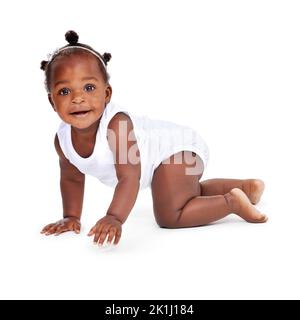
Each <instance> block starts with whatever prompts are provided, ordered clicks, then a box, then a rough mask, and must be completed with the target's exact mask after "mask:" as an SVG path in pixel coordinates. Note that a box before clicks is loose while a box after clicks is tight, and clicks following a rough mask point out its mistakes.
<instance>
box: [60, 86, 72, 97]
mask: <svg viewBox="0 0 300 320" xmlns="http://www.w3.org/2000/svg"><path fill="white" fill-rule="evenodd" d="M68 93H70V89H68V88H62V89H61V90H59V92H58V94H59V95H60V96H66V95H67V94H68Z"/></svg>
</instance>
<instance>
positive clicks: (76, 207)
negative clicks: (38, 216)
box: [42, 135, 85, 235]
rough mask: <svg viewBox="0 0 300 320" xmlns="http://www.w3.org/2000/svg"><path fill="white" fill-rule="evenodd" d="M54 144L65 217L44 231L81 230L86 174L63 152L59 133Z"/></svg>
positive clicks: (43, 231)
mask: <svg viewBox="0 0 300 320" xmlns="http://www.w3.org/2000/svg"><path fill="white" fill-rule="evenodd" d="M54 145H55V149H56V152H57V154H58V156H59V165H60V190H61V196H62V204H63V217H64V218H63V219H62V220H59V221H57V222H55V223H51V224H49V225H47V226H46V227H45V228H44V229H43V230H42V233H45V234H46V235H50V234H55V235H59V234H60V233H62V232H66V231H75V232H76V233H79V232H80V217H81V212H82V204H83V195H84V181H85V175H84V174H83V173H81V172H80V171H79V170H78V169H77V168H76V167H75V166H74V165H72V164H71V163H70V162H69V160H68V159H67V158H66V157H65V155H64V154H63V152H62V150H61V148H60V145H59V141H58V137H57V135H56V136H55V140H54Z"/></svg>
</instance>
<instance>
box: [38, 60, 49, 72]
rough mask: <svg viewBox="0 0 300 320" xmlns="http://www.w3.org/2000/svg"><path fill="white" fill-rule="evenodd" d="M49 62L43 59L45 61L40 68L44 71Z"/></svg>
mask: <svg viewBox="0 0 300 320" xmlns="http://www.w3.org/2000/svg"><path fill="white" fill-rule="evenodd" d="M47 64H48V61H46V60H43V61H42V62H41V66H40V68H41V69H42V70H43V71H45V70H46V68H47Z"/></svg>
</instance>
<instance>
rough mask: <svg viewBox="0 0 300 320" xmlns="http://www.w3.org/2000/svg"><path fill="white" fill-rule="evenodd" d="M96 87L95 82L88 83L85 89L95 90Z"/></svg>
mask: <svg viewBox="0 0 300 320" xmlns="http://www.w3.org/2000/svg"><path fill="white" fill-rule="evenodd" d="M95 89H96V87H95V86H94V85H93V84H87V85H85V87H84V90H85V91H94V90H95Z"/></svg>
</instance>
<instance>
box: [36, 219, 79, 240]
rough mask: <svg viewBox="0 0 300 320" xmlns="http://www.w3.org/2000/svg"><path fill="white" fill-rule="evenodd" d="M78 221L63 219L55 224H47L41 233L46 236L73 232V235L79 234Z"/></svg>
mask: <svg viewBox="0 0 300 320" xmlns="http://www.w3.org/2000/svg"><path fill="white" fill-rule="evenodd" d="M80 226H81V224H80V221H79V219H77V218H75V217H69V218H64V219H62V220H59V221H57V222H55V223H50V224H48V225H47V226H46V227H45V228H44V229H43V230H42V231H41V233H44V234H45V235H46V236H49V235H50V234H55V235H56V236H58V235H59V234H61V233H63V232H67V231H74V232H75V233H80Z"/></svg>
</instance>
